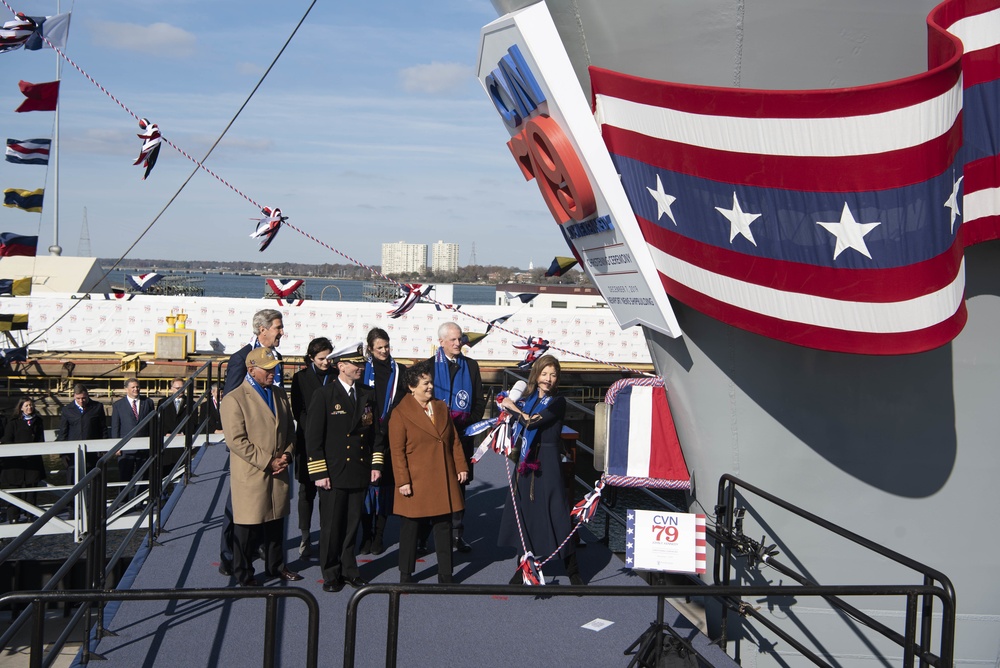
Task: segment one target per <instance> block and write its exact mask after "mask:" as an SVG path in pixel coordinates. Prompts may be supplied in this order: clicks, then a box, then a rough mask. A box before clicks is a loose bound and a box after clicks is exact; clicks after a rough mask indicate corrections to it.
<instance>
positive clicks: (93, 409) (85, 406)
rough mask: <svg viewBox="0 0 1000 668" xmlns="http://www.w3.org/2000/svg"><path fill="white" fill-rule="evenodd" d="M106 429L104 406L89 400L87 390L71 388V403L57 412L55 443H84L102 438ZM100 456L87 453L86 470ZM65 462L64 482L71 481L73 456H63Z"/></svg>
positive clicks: (82, 387)
mask: <svg viewBox="0 0 1000 668" xmlns="http://www.w3.org/2000/svg"><path fill="white" fill-rule="evenodd" d="M106 429H107V419H106V418H105V415H104V406H102V405H101V404H99V403H97V402H94V401H91V400H90V392H88V391H87V388H86V387H84V386H83V385H81V384H80V383H77V384H76V385H74V386H73V402H72V403H69V404H66V405H65V406H63V407H62V410H61V411H60V412H59V429H57V430H56V440H57V441H85V440H94V439H100V438H104V433H105V431H106ZM98 459H100V454H98V453H96V452H88V453H87V460H86V464H87V469H88V470H89V469H91V468H93V467H94V466H96V465H97V460H98ZM63 460H64V461H65V462H66V476H67V478H66V482H68V483H71V484H72V481H73V474H74V471H73V468H74V466H73V456H72V455H63Z"/></svg>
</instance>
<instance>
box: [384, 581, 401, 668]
mask: <svg viewBox="0 0 1000 668" xmlns="http://www.w3.org/2000/svg"><path fill="white" fill-rule="evenodd" d="M398 646H399V592H398V591H391V592H389V624H388V626H387V627H386V630H385V666H386V668H395V667H396V653H397V649H398Z"/></svg>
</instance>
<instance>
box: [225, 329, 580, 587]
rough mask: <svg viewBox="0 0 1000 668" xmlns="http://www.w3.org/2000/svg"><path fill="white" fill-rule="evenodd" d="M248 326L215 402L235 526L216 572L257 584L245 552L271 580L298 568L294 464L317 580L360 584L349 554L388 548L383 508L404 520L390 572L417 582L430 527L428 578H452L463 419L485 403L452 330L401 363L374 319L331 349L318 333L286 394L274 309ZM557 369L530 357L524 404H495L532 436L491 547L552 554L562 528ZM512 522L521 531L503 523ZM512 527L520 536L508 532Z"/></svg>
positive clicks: (568, 555)
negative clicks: (316, 529)
mask: <svg viewBox="0 0 1000 668" xmlns="http://www.w3.org/2000/svg"><path fill="white" fill-rule="evenodd" d="M253 326H254V333H255V338H254V340H253V341H252V342H251V343H250V344H247V346H245V347H244V348H243V349H241V350H240V351H238V352H237V353H236V354H234V355H233V357H232V358H231V359H230V361H229V368H228V372H227V382H226V390H225V393H224V396H223V399H222V402H221V417H222V428H223V431H224V433H225V437H226V443H227V445H228V447H229V449H230V481H231V490H232V491H231V496H230V500H231V508H230V507H227V514H231V516H232V527H233V529H232V533H231V535H232V539H231V547H230V549H231V550H232V551H231V554H232V556H231V562H230V563H231V570H230V568H226V566H227V565H228V564H227V563H226V556H227V554H226V548H227V544H226V543H227V540H230V539H228V538H227V532H226V531H225V530H224V532H223V545H222V550H221V552H222V555H221V556H222V565H221V566H220V571H221V572H223V573H224V574H227V575H228V574H232V575H233V576H235V578H236V581H237V584H239V585H242V586H252V585H256V584H258V580H257V578H256V576H255V573H254V568H253V561H254V559H255V558H257V557H258V556H262V557H263V559H264V561H265V572H266V575H267V576H268V577H270V578H279V579H283V580H287V581H297V580H301V579H302V576H301V575H300V574H298V573H295V572H292V571H290V570H288V569H287V568H286V565H285V560H284V551H283V548H282V536H283V535H284V528H283V521H284V518H285V517H287V515H288V514H289V510H290V502H289V491H290V485H291V476H290V472H289V468H290V465H291V468H293V469H294V472H295V478H296V481H297V482H298V503H297V507H298V515H299V530H300V533H301V539H300V542H299V546H298V551H299V554H300V556H301V557H303V558H309V557H311V556H312V555H313V546H312V539H311V524H312V514H313V507H314V503H315V501H316V500H317V499H318V501H319V516H320V537H319V545H318V548H319V549H318V552H319V555H318V558H319V565H320V568H321V570H322V573H323V590H324V591H327V592H337V591H340V590H342V589H343V588H344V586H345V585H350V586H352V587H355V588H357V587H362V586H364V585H366V584H367V581H366V580H365V578H364V577H363V576H362V574H361V571H360V569H359V567H358V561H357V555H358V554H368V553H371V554H381V553H382V552H384V551H385V549H386V540H385V528H386V523H387V521H388V518H389V517H390V516H391V515H397V516H398V517H399V518H400V527H399V570H400V575H399V577H400V581H401V582H412V581H413V572H414V568H415V563H416V558H417V556H418V555H419V554H420V553H421V552H422V551H423V552H426V551H427V547H426V546H427V539H428V538H429V536H430V535H431V533H433V536H434V547H435V551H436V553H437V561H438V581H439V582H444V583H447V582H451V581H452V570H453V552H454V551H456V550H457V551H463V552H464V551H469V550H471V549H472V548H471V546H470V545H469V544H468V543H467V542H466V541H465V539H464V532H465V517H464V509H465V488H466V486H467V485H468V484H469V482H471V480H472V478H473V467H472V463H471V461H470V459H471V457H472V454H473V438H472V437H467V436H466V435H465V433H464V432H465V427H466V426H468V425H470V424H473V423H475V422H477V421H479V420H480V419H481V418H482V416H483V414H484V412H485V408H486V397H485V394H484V392H483V386H482V379H481V375H480V372H479V366H478V364H477V363H476V361H475V360H473V359H470V358H468V357H466V356H465V355H463V354H462V352H461V349H462V331H461V328H460V327H459V326H458V325H457V324H456V323H453V322H449V323H445V324H443V325H441V327H440V328H439V331H438V336H439V342H440V346H439V348H438V350H437V351H436V353H435V354H434V356H433V357H431V358H430V359H428V360H424V361H421V362H418V363H416V364H414V365H413V366H411V367H410V368H405V367H404V366H403V365H402V364H400V363H398V362H397V361H396V360H395V359H393V357H392V354H391V345H390V341H389V335H388V334H387V333H386V332H385V331H384V330H382V329H379V328H374V329H372V330H371V331H370V332H369V333H368V336H367V340H366V341H365V342H364V343H361V342H357V343H352V344H350V345H348V346H344V347H339V348H337V349H335V347H334V346H333V344H332V343H331V342H330V340H329V339H327V338H325V337H319V338H316V339H313V340H312V341H311V342H310V343H309V345H308V347H307V351H306V355H305V357H304V361H305V366H304V368H302V369H300V370H299V371H298V372H297V373H295V375H294V376H293V377H292V383H291V399H290V400H289V398H288V397H287V395H286V394H285V391H284V389H283V388H282V383H281V382H280V377H281V373H282V360H281V356H280V354H279V353H278V352H277V350H276V349H275V348H276V347H277V345H278V343H279V342H280V339H281V336H282V334H283V332H284V328H283V323H282V320H281V313H280V312H279V311H274V310H269V309H268V310H264V311H260V312H258V313H257V314H255V316H254V320H253ZM543 362H544V363H543ZM536 371H537V373H536ZM558 375H559V366H558V361H557V360H556V359H555V358H554V357H551V356H546V357H545V358H542V359H540V360H539V361H538V362H536V364H535V367H534V368H533V371H532V377H531V379H530V380H531V383H532V385H531V387H530V388H529V392H528V393H527V394H526V397H527V401H521V402H518V403H514V402H510V407H507V406H506V404H505V407H507V408H508V410H509V411H510V412H512V413H514V414H516V415H518V416H519V420H520V424H521V427H522V428H523V429H524V430H526V432H525V433H526V434H528V433H530V434H531V437H530V438H527V439H524V441H525V443H527V444H528V446H527V448H526V450H525V451H524V453H523V460H524V461H523V462H522V463H524V462H527V463H526V464H524V465H523V466H521V467H520V468H519V471H518V472H515V475H516V476H517V477H518V483H517V486H516V490H517V496H518V498H517V499H516V500H515V499H511V500H510V501H509V502H508V506H509V508H508V510H505V513H504V519H503V525H502V529H501V536H500V544H511V545H514V546H515V547H517V548H518V550H519V552H521V553H524V552H525V551H532V552H533V553H534V554H540V553H541V551H542V550H544V549H546V548H548V547H549V546H550V545H551V547H552V551H554V550H555V547H556V546H558V545H559V544H560V542H565V541H563V539H565V538H566V536H567V535H568V534H569V524H570V522H569V505H568V500H567V498H566V493H565V488H564V486H563V485H562V483H561V480H562V477H561V471H560V467H559V454H558V452H557V450H558V446H559V441H560V438H559V432H560V431H561V425H562V420H563V417H564V415H565V401H563V400H561V399H560V398H558V397H555V396H554V395H555V391H556V388H557V386H558ZM231 381H232V386H231ZM508 401H509V400H508ZM293 453H294V454H293ZM553 462H554V463H553ZM522 497H523V498H522ZM508 511H512V512H510V513H509V512H508ZM553 513H555V515H556V516H557V517H555V518H553V517H551V516H552V514H553ZM508 514H510V516H511V518H512V519H508ZM563 520H565V521H563ZM516 523H521V529H522V530H521V531H517V530H516V529H514V530H512V527H515V525H516ZM359 529H360V533H361V542H360V545H359V544H358V533H359ZM560 533H561V535H559V534H560ZM515 534H516V536H517V537H518V540H517V541H513V540H511V536H512V535H515ZM525 536H527V537H528V538H527V542H525V540H524V539H522V537H525ZM561 549H562V551H561V552H560V554H561V556H563V557H564V560H565V563H566V568H567V574H568V575H569V576H570V578H571V581H572V582H573V583H574V584H579V583H582V580H580V577H579V570H578V568H577V567H576V561H575V555H574V554H573V547H572V543H571V542H570V543H569V545H563V546H562V548H561ZM546 554H547V553H546Z"/></svg>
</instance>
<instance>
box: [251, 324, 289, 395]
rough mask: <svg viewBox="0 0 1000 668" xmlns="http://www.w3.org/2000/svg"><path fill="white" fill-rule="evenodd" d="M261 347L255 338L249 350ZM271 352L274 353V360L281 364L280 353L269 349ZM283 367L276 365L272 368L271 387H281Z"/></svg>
mask: <svg viewBox="0 0 1000 668" xmlns="http://www.w3.org/2000/svg"><path fill="white" fill-rule="evenodd" d="M262 347H263V346H261V345H260V341H259V340H258V339H257V337H256V336H255V337H253V346H252V347H251V348H250V350H253V349H254V348H262ZM271 352H272V353H274V356H275V358H277V360H278V361H279V362H281V353H279V352H278V351H277V350H275V349H274V348H271ZM283 366H284V365H283V364H278V366H276V367H274V382H273V383H272V385H277V386H278V387H281V367H283Z"/></svg>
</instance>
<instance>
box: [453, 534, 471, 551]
mask: <svg viewBox="0 0 1000 668" xmlns="http://www.w3.org/2000/svg"><path fill="white" fill-rule="evenodd" d="M455 549H456V550H458V551H459V552H472V546H471V545H469V544H468V543H466V542H465V539H464V538H462V537H461V536H459V537H458V538H456V539H455Z"/></svg>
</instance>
